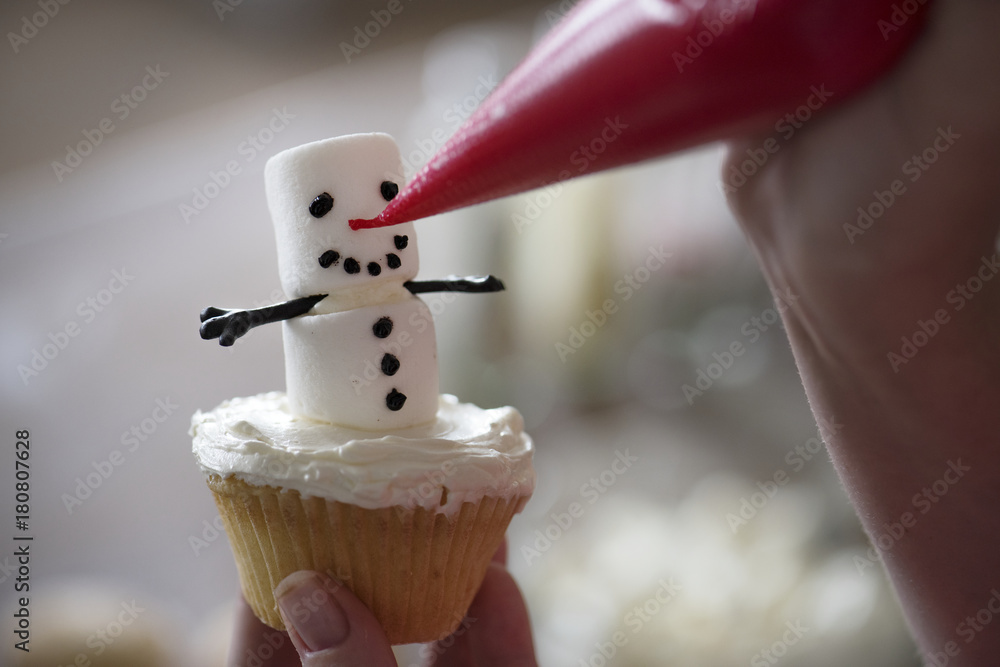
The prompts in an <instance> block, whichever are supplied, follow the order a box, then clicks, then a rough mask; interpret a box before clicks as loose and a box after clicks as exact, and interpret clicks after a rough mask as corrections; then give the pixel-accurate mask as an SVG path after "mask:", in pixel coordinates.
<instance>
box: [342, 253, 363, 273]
mask: <svg viewBox="0 0 1000 667" xmlns="http://www.w3.org/2000/svg"><path fill="white" fill-rule="evenodd" d="M344 271H347V272H348V273H361V265H360V264H358V260H356V259H354V258H353V257H348V258H347V259H345V260H344Z"/></svg>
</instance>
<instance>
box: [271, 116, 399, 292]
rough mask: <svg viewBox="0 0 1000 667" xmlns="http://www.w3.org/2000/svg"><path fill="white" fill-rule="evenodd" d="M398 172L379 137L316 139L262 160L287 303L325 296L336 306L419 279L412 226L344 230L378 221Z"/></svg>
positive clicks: (392, 151) (393, 153)
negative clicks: (343, 299) (356, 222)
mask: <svg viewBox="0 0 1000 667" xmlns="http://www.w3.org/2000/svg"><path fill="white" fill-rule="evenodd" d="M402 174H403V165H402V161H401V160H400V157H399V148H398V147H397V146H396V142H395V141H394V140H393V138H392V137H390V136H389V135H387V134H379V133H376V134H352V135H348V136H343V137H337V138H334V139H326V140H323V141H316V142H313V143H310V144H305V145H303V146H297V147H296V148H291V149H289V150H286V151H283V152H281V153H278V154H277V155H275V156H274V157H272V158H271V159H270V160H268V161H267V166H266V167H265V169H264V180H265V187H266V191H267V203H268V208H269V209H270V212H271V219H272V221H273V222H274V231H275V237H276V239H277V246H278V271H279V273H280V278H281V286H282V288H283V289H284V290H285V294H286V295H287V296H288V297H289V298H296V297H300V296H310V295H313V294H329V295H330V296H331V298H332V299H334V300H335V299H337V298H338V294H340V295H346V294H349V293H351V292H353V291H354V290H361V289H367V288H371V287H375V286H379V285H383V284H388V283H397V284H399V285H402V283H404V282H405V281H407V280H410V279H412V278H413V277H414V276H416V275H417V269H418V257H417V243H416V235H415V234H414V231H413V223H405V224H401V225H393V226H390V227H381V228H377V229H359V230H352V229H351V228H350V227H349V226H348V221H349V220H352V219H355V218H366V219H367V218H374V217H376V216H378V214H379V213H381V212H382V209H383V208H385V206H386V204H387V203H388V202H389V201H390V200H392V198H393V197H394V196H395V195H396V193H397V192H398V191H399V189H400V188H401V187H402V186H403V176H402Z"/></svg>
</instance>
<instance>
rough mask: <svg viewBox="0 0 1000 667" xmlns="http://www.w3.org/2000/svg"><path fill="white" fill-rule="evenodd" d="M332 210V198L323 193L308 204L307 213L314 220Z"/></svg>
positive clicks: (327, 193) (328, 194)
mask: <svg viewBox="0 0 1000 667" xmlns="http://www.w3.org/2000/svg"><path fill="white" fill-rule="evenodd" d="M332 208H333V197H331V196H330V193H329V192H324V193H323V194H321V195H319V196H318V197H316V199H313V200H312V203H311V204H309V213H310V214H311V215H312V217H314V218H322V217H323V216H324V215H326V214H327V213H329V212H330V209H332Z"/></svg>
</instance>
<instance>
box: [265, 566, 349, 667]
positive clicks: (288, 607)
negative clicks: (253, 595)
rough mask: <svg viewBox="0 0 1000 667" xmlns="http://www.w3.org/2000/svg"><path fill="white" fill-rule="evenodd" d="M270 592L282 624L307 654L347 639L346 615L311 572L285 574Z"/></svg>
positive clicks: (325, 587) (337, 644)
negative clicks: (299, 641)
mask: <svg viewBox="0 0 1000 667" xmlns="http://www.w3.org/2000/svg"><path fill="white" fill-rule="evenodd" d="M274 595H275V597H276V598H277V600H278V608H279V610H280V611H281V617H282V618H283V619H284V621H285V625H286V626H288V628H289V630H294V631H295V633H296V634H298V636H299V638H300V639H301V640H302V643H303V644H305V645H306V647H307V648H308V650H309V652H310V653H312V652H315V651H324V650H326V649H329V648H335V647H337V646H340V645H341V644H342V643H344V640H346V639H347V635H348V633H349V632H350V625H349V624H348V622H347V615H346V614H345V613H344V610H343V609H342V608H341V607H340V605H339V604H337V600H336V599H335V598H334V597H333V594H332V593H330V589H329V588H327V586H326V585H325V583H324V582H323V580H322V579H320V577H319V575H317V574H316V573H315V572H296V573H294V574H291V575H289V576H287V577H286V578H285V579H284V580H282V582H281V583H279V584H278V586H277V587H276V588H275V589H274Z"/></svg>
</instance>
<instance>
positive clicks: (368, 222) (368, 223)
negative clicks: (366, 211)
mask: <svg viewBox="0 0 1000 667" xmlns="http://www.w3.org/2000/svg"><path fill="white" fill-rule="evenodd" d="M403 222H406V221H405V220H397V221H395V222H385V221H384V220H382V216H381V215H380V216H379V217H377V218H367V219H366V218H355V219H354V220H348V221H347V226H348V227H350V228H351V229H353V230H355V231H357V230H359V229H374V228H376V227H388V226H389V225H398V224H400V223H403Z"/></svg>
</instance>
